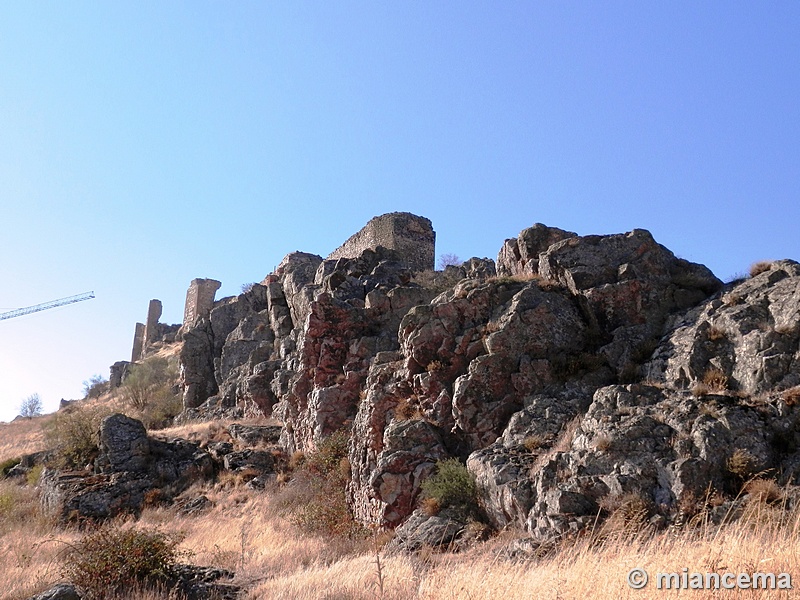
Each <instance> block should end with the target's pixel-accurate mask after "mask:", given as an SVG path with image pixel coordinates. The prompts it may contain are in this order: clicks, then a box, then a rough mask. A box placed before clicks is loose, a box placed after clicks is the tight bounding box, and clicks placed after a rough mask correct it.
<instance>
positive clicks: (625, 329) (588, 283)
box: [538, 229, 722, 373]
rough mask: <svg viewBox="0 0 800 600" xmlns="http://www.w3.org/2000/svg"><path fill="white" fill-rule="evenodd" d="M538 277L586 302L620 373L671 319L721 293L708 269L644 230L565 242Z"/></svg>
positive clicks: (544, 259)
mask: <svg viewBox="0 0 800 600" xmlns="http://www.w3.org/2000/svg"><path fill="white" fill-rule="evenodd" d="M538 274H539V276H541V277H543V278H544V279H548V280H554V281H558V282H559V283H561V284H562V285H564V286H566V287H567V288H568V289H569V291H570V292H571V293H572V294H574V295H576V296H580V297H582V298H583V299H584V302H585V306H586V308H587V310H588V312H589V314H590V315H591V318H592V319H593V320H594V322H595V323H596V324H597V325H598V327H599V329H600V330H601V331H603V332H606V335H608V336H610V337H611V341H610V342H609V343H608V344H606V346H605V347H604V348H603V353H604V354H605V356H606V357H607V359H608V360H609V362H610V363H611V364H612V365H613V366H614V367H615V368H616V369H617V370H618V372H620V373H622V372H623V370H624V369H626V368H630V366H631V365H632V364H635V363H637V362H641V360H639V359H638V357H637V352H641V351H642V348H644V347H646V346H647V344H648V342H649V340H652V339H655V338H656V337H658V336H660V334H661V331H662V327H663V323H664V321H665V320H666V318H667V317H668V315H669V314H671V313H674V312H676V311H679V310H685V309H687V308H690V307H692V306H694V305H696V304H698V303H699V302H701V301H702V300H704V299H705V298H707V297H708V296H709V295H711V294H713V293H714V292H716V291H717V290H719V289H720V288H721V287H722V282H720V281H719V279H717V278H716V277H714V275H713V273H711V271H709V270H708V269H707V268H706V267H704V266H703V265H698V264H695V263H690V262H688V261H685V260H682V259H678V258H676V257H675V255H674V254H672V252H670V251H669V250H667V249H666V248H664V247H663V246H661V245H660V244H658V243H656V241H655V240H654V239H653V236H652V235H650V233H649V232H648V231H646V230H644V229H634V230H633V231H631V232H629V233H625V234H618V235H605V236H597V235H591V236H584V237H573V238H568V239H564V240H562V241H560V242H557V243H556V244H553V245H552V246H550V247H549V248H548V249H547V251H546V252H544V253H542V254H541V255H540V256H539V270H538Z"/></svg>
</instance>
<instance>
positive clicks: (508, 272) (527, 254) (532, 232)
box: [497, 223, 578, 277]
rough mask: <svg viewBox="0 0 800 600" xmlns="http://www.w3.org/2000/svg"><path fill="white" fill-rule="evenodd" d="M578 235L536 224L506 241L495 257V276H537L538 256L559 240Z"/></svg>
mask: <svg viewBox="0 0 800 600" xmlns="http://www.w3.org/2000/svg"><path fill="white" fill-rule="evenodd" d="M577 235H578V234H576V233H572V232H571V231H564V230H563V229H558V228H556V227H547V226H546V225H542V224H541V223H536V224H535V225H534V226H533V227H529V228H528V229H524V230H522V231H521V232H520V234H519V236H517V238H516V239H510V240H506V241H505V242H504V243H503V247H502V248H501V249H500V252H499V253H498V255H497V274H498V275H500V276H501V277H508V276H513V275H538V273H539V254H541V253H542V252H546V251H547V249H548V248H549V247H550V246H552V245H553V244H555V243H556V242H560V241H561V240H564V239H567V238H573V237H577Z"/></svg>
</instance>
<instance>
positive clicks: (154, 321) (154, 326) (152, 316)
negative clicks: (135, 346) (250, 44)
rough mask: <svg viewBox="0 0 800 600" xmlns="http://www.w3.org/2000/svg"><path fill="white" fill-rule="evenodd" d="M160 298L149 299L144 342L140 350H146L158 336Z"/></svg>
mask: <svg viewBox="0 0 800 600" xmlns="http://www.w3.org/2000/svg"><path fill="white" fill-rule="evenodd" d="M162 310H163V307H162V306H161V300H150V304H149V305H148V307H147V323H145V325H144V344H143V347H142V350H143V351H145V350H147V348H148V346H150V345H152V344H153V342H155V341H156V340H157V339H158V337H159V327H158V320H159V319H160V318H161V312H162Z"/></svg>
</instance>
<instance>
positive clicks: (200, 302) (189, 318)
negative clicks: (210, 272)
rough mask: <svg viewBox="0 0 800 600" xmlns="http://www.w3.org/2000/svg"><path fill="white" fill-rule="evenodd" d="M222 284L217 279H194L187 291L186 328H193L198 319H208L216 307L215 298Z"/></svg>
mask: <svg viewBox="0 0 800 600" xmlns="http://www.w3.org/2000/svg"><path fill="white" fill-rule="evenodd" d="M221 285H222V282H220V281H217V280H216V279H192V282H191V283H190V284H189V289H188V290H187V291H186V304H185V306H184V310H183V326H184V328H189V327H193V326H194V324H195V322H196V321H197V319H207V318H208V317H209V316H210V314H211V309H212V308H213V307H214V296H215V295H216V293H217V290H218V289H219V288H220V286H221Z"/></svg>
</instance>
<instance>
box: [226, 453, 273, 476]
mask: <svg viewBox="0 0 800 600" xmlns="http://www.w3.org/2000/svg"><path fill="white" fill-rule="evenodd" d="M223 464H224V465H225V468H226V469H227V470H228V471H244V470H249V469H253V470H257V471H261V472H264V473H267V472H271V471H272V470H273V469H274V468H275V459H274V458H273V456H272V454H270V453H269V452H265V451H263V450H250V449H247V450H241V451H239V452H231V453H230V454H226V455H225V457H224V458H223Z"/></svg>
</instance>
